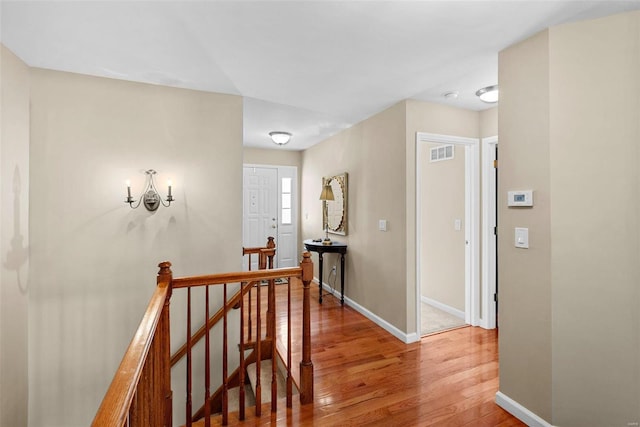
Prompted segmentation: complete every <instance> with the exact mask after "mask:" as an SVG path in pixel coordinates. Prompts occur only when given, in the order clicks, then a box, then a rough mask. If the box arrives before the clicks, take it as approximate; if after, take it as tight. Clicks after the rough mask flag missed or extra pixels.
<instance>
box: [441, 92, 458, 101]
mask: <svg viewBox="0 0 640 427" xmlns="http://www.w3.org/2000/svg"><path fill="white" fill-rule="evenodd" d="M458 94H459V93H458V91H457V90H452V91H451V92H446V93H444V94H443V95H442V96H444V97H445V98H447V99H456V98H457V97H458Z"/></svg>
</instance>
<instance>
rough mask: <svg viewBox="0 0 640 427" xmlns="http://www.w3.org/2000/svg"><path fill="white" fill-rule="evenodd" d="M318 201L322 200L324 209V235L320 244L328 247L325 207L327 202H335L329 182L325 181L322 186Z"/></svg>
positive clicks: (326, 207)
mask: <svg viewBox="0 0 640 427" xmlns="http://www.w3.org/2000/svg"><path fill="white" fill-rule="evenodd" d="M320 200H322V203H323V209H324V215H323V220H324V224H323V226H324V232H325V235H324V240H323V241H322V244H323V245H330V244H331V239H329V206H328V205H327V201H328V200H335V199H334V197H333V190H332V189H331V185H330V184H329V181H327V183H326V184H325V185H323V186H322V193H320Z"/></svg>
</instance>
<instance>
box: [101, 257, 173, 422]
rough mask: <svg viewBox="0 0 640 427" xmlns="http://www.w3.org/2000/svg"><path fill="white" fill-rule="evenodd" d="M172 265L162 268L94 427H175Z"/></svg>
mask: <svg viewBox="0 0 640 427" xmlns="http://www.w3.org/2000/svg"><path fill="white" fill-rule="evenodd" d="M170 265H171V264H170V263H168V262H163V263H161V264H160V265H159V267H160V272H159V273H158V286H157V287H156V290H155V292H154V293H153V296H152V297H151V301H150V302H149V305H148V307H147V310H146V312H145V314H144V316H143V317H142V321H141V322H140V326H139V327H138V330H137V331H136V333H135V335H134V337H133V340H132V341H131V343H130V344H129V348H128V349H127V351H126V353H125V354H124V357H123V358H122V362H121V363H120V367H119V368H118V370H117V371H116V374H115V375H114V377H113V380H112V381H111V385H110V386H109V389H108V390H107V393H106V394H105V397H104V399H103V400H102V404H101V405H100V408H99V409H98V412H97V413H96V416H95V418H94V419H93V423H92V424H91V425H92V426H94V427H123V426H130V427H138V426H140V427H143V426H144V427H147V426H166V427H171V425H172V411H173V409H172V395H171V365H170V362H169V355H170V354H171V353H170V352H171V349H170V332H169V325H170V323H169V301H170V299H171V270H170V269H169V267H170Z"/></svg>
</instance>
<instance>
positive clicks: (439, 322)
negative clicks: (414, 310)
mask: <svg viewBox="0 0 640 427" xmlns="http://www.w3.org/2000/svg"><path fill="white" fill-rule="evenodd" d="M421 306H422V311H421V317H420V320H421V324H422V325H421V326H422V327H421V331H420V332H421V333H422V335H429V334H434V333H436V332H442V331H447V330H449V329H455V328H460V327H462V326H465V325H466V323H465V321H464V319H460V318H459V317H456V316H454V315H453V314H449V313H447V312H446V311H442V310H440V309H438V308H435V307H434V306H432V305H429V304H426V303H424V302H423V303H422V304H421Z"/></svg>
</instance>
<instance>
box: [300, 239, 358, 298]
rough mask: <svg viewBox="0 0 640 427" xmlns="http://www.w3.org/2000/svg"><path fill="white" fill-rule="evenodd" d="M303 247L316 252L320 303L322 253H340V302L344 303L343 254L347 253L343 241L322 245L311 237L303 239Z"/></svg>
mask: <svg viewBox="0 0 640 427" xmlns="http://www.w3.org/2000/svg"><path fill="white" fill-rule="evenodd" d="M304 247H305V248H306V249H307V250H308V251H310V252H317V253H318V260H319V261H320V262H319V263H318V271H319V274H318V276H319V277H318V280H319V281H320V283H319V285H318V287H319V290H320V298H319V302H320V304H322V270H323V266H322V255H323V254H324V253H336V254H340V304H342V305H344V255H345V254H346V253H347V245H346V244H345V243H340V242H333V241H332V244H331V245H323V244H322V242H314V241H313V240H311V239H308V240H305V241H304Z"/></svg>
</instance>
